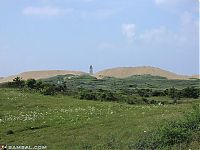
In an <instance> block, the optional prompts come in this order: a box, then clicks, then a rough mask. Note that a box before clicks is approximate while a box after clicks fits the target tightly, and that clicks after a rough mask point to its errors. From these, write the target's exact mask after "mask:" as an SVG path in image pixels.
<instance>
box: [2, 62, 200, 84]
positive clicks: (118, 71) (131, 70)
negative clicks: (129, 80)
mask: <svg viewBox="0 0 200 150" xmlns="http://www.w3.org/2000/svg"><path fill="white" fill-rule="evenodd" d="M66 74H74V75H82V74H86V73H84V72H81V71H67V70H44V71H30V72H24V73H21V74H17V75H13V76H9V77H4V78H0V83H3V82H8V81H12V80H13V79H14V78H15V77H17V76H19V77H21V78H22V79H24V80H27V79H30V78H34V79H44V78H49V77H53V76H57V75H66ZM144 74H150V75H153V76H162V77H166V78H168V79H184V80H185V79H189V78H200V75H193V76H185V75H178V74H175V73H173V72H170V71H166V70H163V69H160V68H156V67H149V66H143V67H118V68H111V69H106V70H103V71H100V72H97V73H96V74H94V75H93V76H95V77H97V78H103V77H116V78H125V77H129V76H132V75H144Z"/></svg>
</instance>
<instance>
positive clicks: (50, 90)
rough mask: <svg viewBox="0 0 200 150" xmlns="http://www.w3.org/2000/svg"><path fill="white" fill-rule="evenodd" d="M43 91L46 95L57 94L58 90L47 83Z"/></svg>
mask: <svg viewBox="0 0 200 150" xmlns="http://www.w3.org/2000/svg"><path fill="white" fill-rule="evenodd" d="M41 93H42V94H44V95H55V94H56V90H55V87H54V86H53V85H51V84H47V85H45V86H44V88H43V89H42V90H41Z"/></svg>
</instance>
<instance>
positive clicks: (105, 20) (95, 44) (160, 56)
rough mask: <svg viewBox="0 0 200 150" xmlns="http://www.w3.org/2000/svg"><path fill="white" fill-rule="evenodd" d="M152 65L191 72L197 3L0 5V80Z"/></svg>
mask: <svg viewBox="0 0 200 150" xmlns="http://www.w3.org/2000/svg"><path fill="white" fill-rule="evenodd" d="M90 64H92V65H93V66H94V71H95V72H96V71H99V70H102V69H106V68H111V67H119V66H121V67H123V66H126V67H129V66H133V67H134V66H154V67H160V68H163V69H166V70H169V71H173V72H175V73H179V74H198V73H199V67H198V66H199V1H198V0H0V76H7V75H11V74H16V73H19V72H24V71H30V70H47V69H56V70H59V69H64V70H81V71H88V70H89V65H90Z"/></svg>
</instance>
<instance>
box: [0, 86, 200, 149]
mask: <svg viewBox="0 0 200 150" xmlns="http://www.w3.org/2000/svg"><path fill="white" fill-rule="evenodd" d="M194 104H200V101H199V99H195V100H194V99H191V100H187V101H185V102H184V103H180V104H165V105H157V104H155V105H139V104H138V105H128V104H126V103H116V102H100V101H91V100H79V99H75V98H73V97H70V96H64V95H60V94H59V95H56V96H44V95H42V94H40V93H38V92H30V91H23V90H19V89H14V88H0V143H5V144H8V145H31V146H32V145H46V146H47V149H48V150H64V149H69V150H71V149H72V150H76V149H77V150H79V149H99V150H102V149H105V150H106V149H122V150H123V149H124V150H126V149H134V148H133V145H134V144H135V143H137V142H138V139H142V138H143V137H146V136H148V134H151V133H152V131H154V130H155V129H157V128H159V127H160V126H162V125H163V124H165V123H167V122H170V121H173V120H174V121H175V120H182V119H183V118H184V116H185V115H186V114H187V113H188V112H189V111H190V110H191V109H192V107H193V105H194ZM199 135H200V134H197V135H195V136H197V137H196V138H193V139H192V140H190V141H189V142H187V143H185V142H184V141H183V143H180V142H179V144H174V145H172V146H171V147H170V149H192V150H193V149H195V150H196V149H199V148H200V146H199V145H200V138H199ZM191 137H192V135H191Z"/></svg>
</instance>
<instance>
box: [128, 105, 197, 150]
mask: <svg viewBox="0 0 200 150" xmlns="http://www.w3.org/2000/svg"><path fill="white" fill-rule="evenodd" d="M199 126H200V106H199V105H195V106H194V107H193V109H192V111H191V112H189V113H188V114H187V115H185V118H184V119H183V120H178V121H171V122H168V123H166V124H164V125H162V126H160V127H158V129H156V130H154V131H152V132H151V133H149V134H147V135H145V136H144V137H141V138H140V139H139V140H138V142H137V143H136V144H134V145H130V147H131V148H135V149H140V150H145V149H152V150H154V149H161V148H162V149H164V148H169V147H172V146H173V145H176V144H180V143H186V144H187V143H189V142H191V141H192V140H193V139H192V135H193V134H195V133H196V132H197V131H200V129H199Z"/></svg>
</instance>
